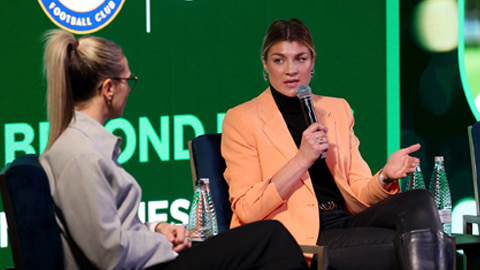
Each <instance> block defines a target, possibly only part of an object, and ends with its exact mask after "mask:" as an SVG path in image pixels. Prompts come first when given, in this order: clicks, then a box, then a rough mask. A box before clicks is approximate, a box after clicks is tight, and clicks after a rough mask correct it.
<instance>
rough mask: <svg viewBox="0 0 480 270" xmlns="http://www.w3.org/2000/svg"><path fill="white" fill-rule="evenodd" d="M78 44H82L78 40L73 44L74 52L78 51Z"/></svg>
mask: <svg viewBox="0 0 480 270" xmlns="http://www.w3.org/2000/svg"><path fill="white" fill-rule="evenodd" d="M78 44H80V42H78V40H75V42H73V43H72V50H76V49H77V48H78Z"/></svg>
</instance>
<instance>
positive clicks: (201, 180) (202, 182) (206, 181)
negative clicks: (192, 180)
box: [197, 178, 210, 184]
mask: <svg viewBox="0 0 480 270" xmlns="http://www.w3.org/2000/svg"><path fill="white" fill-rule="evenodd" d="M197 181H198V182H200V184H208V183H209V182H210V179H208V178H200V179H198V180H197Z"/></svg>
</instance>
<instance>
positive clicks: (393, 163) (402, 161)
mask: <svg viewBox="0 0 480 270" xmlns="http://www.w3.org/2000/svg"><path fill="white" fill-rule="evenodd" d="M418 149H420V144H419V143H417V144H413V145H411V146H409V147H406V148H402V149H400V150H397V151H395V152H393V153H392V154H391V155H390V157H389V158H388V161H387V164H385V167H383V176H384V177H385V178H386V179H400V178H404V177H405V176H407V174H409V173H411V172H413V171H414V170H415V166H416V165H417V163H418V162H419V161H420V160H419V159H418V158H416V157H412V156H410V154H411V153H413V152H416V151H418Z"/></svg>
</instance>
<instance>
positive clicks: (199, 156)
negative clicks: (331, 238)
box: [188, 133, 328, 270]
mask: <svg viewBox="0 0 480 270" xmlns="http://www.w3.org/2000/svg"><path fill="white" fill-rule="evenodd" d="M221 138H222V134H220V133H218V134H205V135H202V136H199V137H197V138H195V139H193V140H192V141H189V142H188V148H189V152H190V165H191V169H192V177H193V183H195V181H196V180H197V179H199V178H204V177H205V178H209V180H210V192H211V194H212V200H213V204H214V205H215V211H216V213H217V222H218V231H219V232H222V231H225V230H228V229H229V227H230V221H231V219H232V209H231V207H230V201H229V195H228V185H227V182H226V181H225V179H224V178H223V172H224V171H225V167H226V165H225V160H224V159H223V157H222V155H221V152H220V141H221ZM300 248H301V249H302V251H303V252H304V253H310V254H316V255H317V257H318V263H317V266H318V270H321V269H327V265H328V262H327V247H324V246H300Z"/></svg>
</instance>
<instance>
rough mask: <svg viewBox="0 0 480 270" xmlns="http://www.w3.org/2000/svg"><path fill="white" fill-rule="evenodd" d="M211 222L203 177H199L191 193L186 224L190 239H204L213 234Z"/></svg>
mask: <svg viewBox="0 0 480 270" xmlns="http://www.w3.org/2000/svg"><path fill="white" fill-rule="evenodd" d="M207 183H208V181H207ZM212 223H213V218H212V212H211V211H210V207H209V202H208V199H207V186H206V183H205V181H204V179H199V180H197V181H196V183H195V193H194V194H193V201H192V208H191V209H190V215H189V219H188V225H187V229H188V230H189V231H190V237H191V239H192V241H204V240H205V239H207V238H209V237H211V236H213V226H212Z"/></svg>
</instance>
